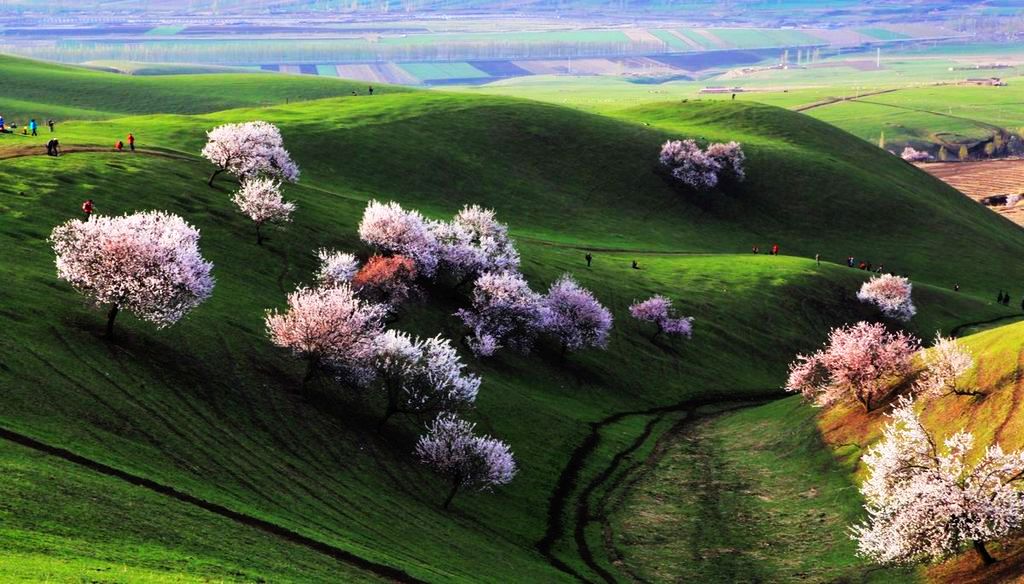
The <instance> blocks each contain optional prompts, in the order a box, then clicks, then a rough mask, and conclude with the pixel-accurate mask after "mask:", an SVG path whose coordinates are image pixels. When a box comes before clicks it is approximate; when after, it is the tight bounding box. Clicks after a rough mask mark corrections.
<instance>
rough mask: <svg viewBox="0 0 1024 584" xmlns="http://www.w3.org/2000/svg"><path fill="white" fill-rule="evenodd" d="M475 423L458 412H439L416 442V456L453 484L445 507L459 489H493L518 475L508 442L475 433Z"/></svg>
mask: <svg viewBox="0 0 1024 584" xmlns="http://www.w3.org/2000/svg"><path fill="white" fill-rule="evenodd" d="M474 428H475V424H471V423H469V422H466V421H465V420H461V419H459V418H458V417H457V416H456V415H455V414H452V413H443V414H440V415H439V416H438V417H437V419H436V420H434V422H433V423H432V424H430V425H429V426H428V427H427V433H426V434H425V435H423V436H421V437H420V439H419V442H417V443H416V456H417V458H419V459H420V462H422V463H423V464H426V465H427V466H429V467H430V468H431V469H432V470H433V471H434V472H436V473H438V474H439V475H441V476H442V477H444V478H445V479H447V480H448V481H449V483H450V484H451V488H450V490H449V491H448V496H447V498H445V500H444V505H443V507H444V508H445V509H447V508H448V505H450V504H451V502H452V499H453V498H455V495H456V493H458V492H459V490H460V489H478V490H481V491H486V490H490V489H492V488H494V487H496V486H500V485H506V484H508V483H509V482H511V481H512V479H513V477H515V475H516V461H515V458H514V457H513V456H512V451H511V450H510V449H509V447H508V444H505V443H504V442H502V441H500V440H497V439H495V438H491V437H490V436H476V435H474V434H473V430H474Z"/></svg>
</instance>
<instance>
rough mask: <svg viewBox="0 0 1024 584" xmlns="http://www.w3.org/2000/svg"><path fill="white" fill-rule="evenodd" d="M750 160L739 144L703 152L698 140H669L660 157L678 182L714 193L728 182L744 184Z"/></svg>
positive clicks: (716, 146) (720, 145) (729, 144)
mask: <svg viewBox="0 0 1024 584" xmlns="http://www.w3.org/2000/svg"><path fill="white" fill-rule="evenodd" d="M746 159H747V158H746V155H745V154H744V153H743V147H742V146H741V145H740V144H739V143H738V142H729V143H728V144H711V145H710V146H708V148H707V150H701V149H700V146H698V145H697V142H695V141H694V140H669V141H668V142H665V143H664V144H662V146H661V153H660V154H659V156H658V161H659V162H660V163H661V165H662V166H664V167H666V168H667V169H668V170H669V172H671V174H672V177H673V178H674V179H675V180H677V181H679V182H680V183H682V184H684V185H686V186H688V187H690V188H692V189H694V190H698V191H707V190H711V189H713V188H715V187H716V186H718V185H719V183H721V182H722V181H724V180H733V181H735V182H743V180H744V179H745V178H746V173H745V171H744V163H745V162H746Z"/></svg>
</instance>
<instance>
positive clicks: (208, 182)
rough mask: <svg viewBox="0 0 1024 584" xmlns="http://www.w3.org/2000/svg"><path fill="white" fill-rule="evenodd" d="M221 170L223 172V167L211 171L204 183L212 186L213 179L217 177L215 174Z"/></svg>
mask: <svg viewBox="0 0 1024 584" xmlns="http://www.w3.org/2000/svg"><path fill="white" fill-rule="evenodd" d="M222 172H224V169H223V168H218V169H217V170H215V171H213V174H211V175H210V180H209V181H207V182H206V185H207V186H210V187H212V186H213V179H215V178H217V175H219V174H220V173H222Z"/></svg>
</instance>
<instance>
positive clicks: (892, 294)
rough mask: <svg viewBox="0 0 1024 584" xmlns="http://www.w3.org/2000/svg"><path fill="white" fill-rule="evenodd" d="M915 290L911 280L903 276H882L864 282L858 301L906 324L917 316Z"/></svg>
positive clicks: (858, 293)
mask: <svg viewBox="0 0 1024 584" xmlns="http://www.w3.org/2000/svg"><path fill="white" fill-rule="evenodd" d="M913 288H914V286H913V284H911V283H910V280H908V279H906V278H904V277H902V276H894V275H892V274H882V275H880V276H875V277H873V278H871V279H870V280H868V281H867V282H864V284H863V285H862V286H861V287H860V291H859V292H857V299H858V300H860V301H861V302H865V303H867V304H874V305H875V306H877V307H878V309H879V310H881V311H882V314H884V315H885V316H887V317H889V318H892V319H895V320H900V321H903V322H906V321H909V320H910V319H911V318H913V317H914V315H915V314H917V308H916V307H915V306H914V301H913V299H912V298H911V296H912V292H913Z"/></svg>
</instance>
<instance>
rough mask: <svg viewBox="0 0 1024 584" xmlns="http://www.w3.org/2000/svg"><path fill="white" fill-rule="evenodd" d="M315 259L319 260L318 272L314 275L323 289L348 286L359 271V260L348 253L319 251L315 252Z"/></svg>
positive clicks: (330, 250)
mask: <svg viewBox="0 0 1024 584" xmlns="http://www.w3.org/2000/svg"><path fill="white" fill-rule="evenodd" d="M317 257H318V258H320V270H319V271H318V272H317V274H316V280H317V283H319V284H320V286H323V287H325V288H335V287H337V286H341V285H342V284H350V283H351V282H352V278H354V277H355V275H356V273H357V272H358V271H359V260H358V259H357V258H356V256H354V255H352V254H350V253H344V252H340V251H337V250H333V249H321V250H320V251H318V252H317Z"/></svg>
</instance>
